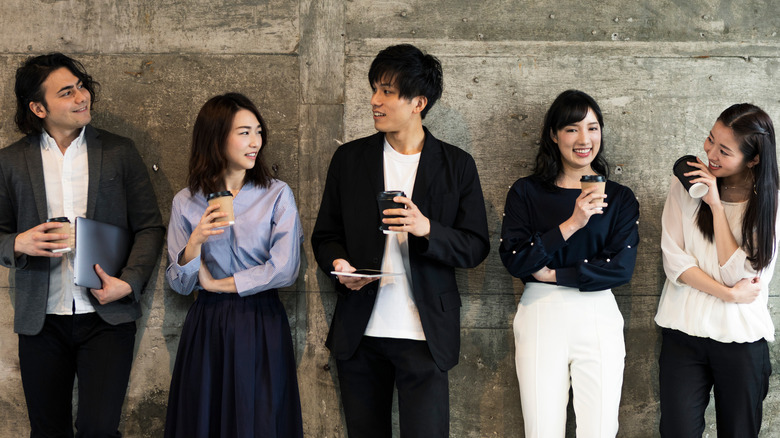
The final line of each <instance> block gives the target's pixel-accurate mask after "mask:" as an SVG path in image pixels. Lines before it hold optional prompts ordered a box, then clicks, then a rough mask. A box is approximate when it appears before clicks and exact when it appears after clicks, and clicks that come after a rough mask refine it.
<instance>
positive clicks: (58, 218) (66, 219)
mask: <svg viewBox="0 0 780 438" xmlns="http://www.w3.org/2000/svg"><path fill="white" fill-rule="evenodd" d="M46 222H70V219H68V218H66V217H64V216H63V217H52V218H49V219H46Z"/></svg>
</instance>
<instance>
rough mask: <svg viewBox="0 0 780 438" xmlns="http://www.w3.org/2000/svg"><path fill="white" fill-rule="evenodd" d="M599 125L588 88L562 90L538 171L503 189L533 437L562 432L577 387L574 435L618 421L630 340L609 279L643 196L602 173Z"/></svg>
mask: <svg viewBox="0 0 780 438" xmlns="http://www.w3.org/2000/svg"><path fill="white" fill-rule="evenodd" d="M603 126H604V122H603V118H602V115H601V110H600V108H599V106H598V104H597V103H596V101H595V100H593V98H592V97H590V96H588V95H587V94H585V93H583V92H581V91H576V90H568V91H564V92H563V93H561V94H560V95H559V96H558V97H557V98H556V99H555V101H554V102H553V104H552V106H551V107H550V109H549V110H548V111H547V114H546V116H545V119H544V126H543V128H542V138H541V142H540V146H539V151H538V153H537V156H536V166H535V168H534V172H533V174H532V175H531V176H529V177H525V178H521V179H519V180H518V181H517V182H515V183H514V185H512V187H511V188H510V190H509V194H508V195H507V200H506V206H505V212H504V221H503V226H502V231H501V236H502V239H501V246H500V249H499V252H500V254H501V260H502V261H503V262H504V266H506V268H507V270H508V271H509V273H510V274H512V275H513V276H515V277H518V278H520V279H521V280H523V282H524V283H525V289H524V291H523V295H522V297H521V299H520V304H519V305H518V310H517V314H516V316H515V319H514V335H515V364H516V366H517V377H518V381H519V385H520V397H521V402H522V408H523V420H524V423H525V436H526V437H529V438H531V437H545V438H546V437H563V436H564V435H565V429H566V406H567V404H568V399H569V387H570V386H571V387H572V388H573V391H574V410H575V413H576V417H577V436H578V437H614V436H615V435H616V434H617V430H618V408H619V405H620V393H621V387H622V382H623V362H624V358H625V346H624V341H623V318H622V316H621V314H620V311H619V310H618V308H617V304H616V302H615V298H614V296H613V295H612V291H611V288H613V287H616V286H619V285H622V284H625V283H627V282H628V281H629V280H630V279H631V275H632V274H633V271H634V264H635V261H636V245H637V244H638V243H639V235H638V231H637V228H638V223H639V222H638V218H639V204H638V202H637V200H636V197H635V196H634V194H633V193H632V192H631V190H630V189H628V188H627V187H624V186H621V185H620V184H617V183H615V182H613V181H607V180H606V177H607V176H608V173H609V169H608V165H607V162H606V160H605V159H604V155H603V149H604V142H603V140H602V128H603ZM593 175H599V176H601V177H602V178H596V177H595V176H593ZM581 180H582V181H583V183H581Z"/></svg>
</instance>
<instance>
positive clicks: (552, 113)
mask: <svg viewBox="0 0 780 438" xmlns="http://www.w3.org/2000/svg"><path fill="white" fill-rule="evenodd" d="M588 110H593V114H595V115H596V119H598V121H599V126H600V127H601V131H602V132H601V147H599V151H598V153H596V157H595V158H594V159H593V162H592V163H591V167H592V168H593V170H594V171H596V172H597V173H598V174H599V175H604V177H607V178H608V177H609V165H608V164H607V160H606V159H605V158H604V155H603V153H604V117H603V116H602V115H601V108H599V104H598V103H596V100H595V99H593V98H592V97H590V96H589V95H588V94H587V93H584V92H582V91H579V90H566V91H564V92H563V93H561V94H559V95H558V97H556V98H555V100H554V101H553V103H552V105H550V109H548V110H547V114H545V116H544V124H543V125H542V135H541V141H540V143H539V151H538V152H537V154H536V166H535V167H534V173H533V176H535V177H536V178H538V179H539V180H540V181H541V182H542V184H543V185H544V186H545V187H547V188H548V189H551V190H554V189H555V187H556V186H555V181H556V180H557V179H558V176H559V174H560V172H561V171H562V169H563V162H562V161H561V151H560V149H559V148H558V144H557V143H555V141H553V138H552V135H553V133H554V132H558V131H560V130H561V129H563V128H565V127H566V126H568V125H571V124H573V123H577V122H579V121H581V120H583V119H584V118H585V116H587V115H588Z"/></svg>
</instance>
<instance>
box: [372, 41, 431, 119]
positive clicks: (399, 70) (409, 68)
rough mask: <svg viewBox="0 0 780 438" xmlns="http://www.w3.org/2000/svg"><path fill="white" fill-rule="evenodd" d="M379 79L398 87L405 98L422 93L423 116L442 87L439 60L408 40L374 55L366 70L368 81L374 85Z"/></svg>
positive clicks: (421, 116)
mask: <svg viewBox="0 0 780 438" xmlns="http://www.w3.org/2000/svg"><path fill="white" fill-rule="evenodd" d="M382 80H387V81H389V82H390V83H392V84H393V85H395V86H396V87H398V91H399V96H400V97H402V98H404V99H407V100H410V99H413V98H415V97H417V96H425V97H426V99H428V104H427V105H425V108H423V110H422V112H421V113H420V118H422V119H424V118H425V115H426V114H428V110H430V109H431V108H433V104H435V103H436V101H437V100H439V98H440V97H441V93H442V90H443V88H444V81H443V79H442V71H441V63H440V62H439V60H438V59H436V57H435V56H433V55H425V54H423V52H421V51H420V49H418V48H417V47H414V46H413V45H411V44H399V45H397V46H390V47H387V48H386V49H384V50H382V51H381V52H379V54H377V55H376V58H374V61H373V62H372V63H371V68H370V69H369V70H368V83H369V85H371V86H372V87H373V86H374V84H375V83H377V82H379V81H382Z"/></svg>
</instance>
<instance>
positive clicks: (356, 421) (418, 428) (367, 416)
mask: <svg viewBox="0 0 780 438" xmlns="http://www.w3.org/2000/svg"><path fill="white" fill-rule="evenodd" d="M337 366H338V373H339V385H340V388H341V403H342V405H343V406H344V416H345V418H346V422H347V432H348V435H349V437H350V438H390V437H391V436H392V421H391V413H392V404H393V387H394V386H397V388H398V413H399V422H400V428H401V437H402V438H412V437H420V438H422V437H425V438H447V437H449V427H450V406H449V380H448V378H447V372H446V371H442V370H440V369H439V367H438V366H436V363H435V362H434V361H433V357H432V356H431V352H430V350H429V349H428V344H427V343H426V342H425V341H414V340H409V339H390V338H375V337H370V336H364V337H363V340H362V341H361V342H360V346H359V347H358V349H357V352H355V354H354V355H353V356H352V357H351V358H350V359H348V360H338V361H337Z"/></svg>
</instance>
